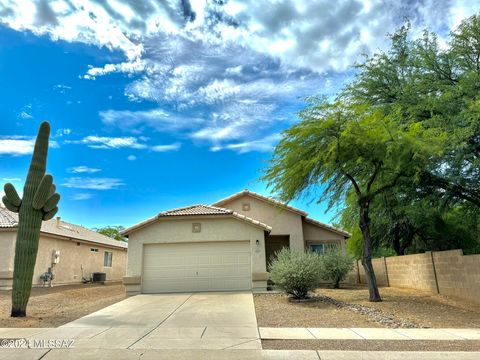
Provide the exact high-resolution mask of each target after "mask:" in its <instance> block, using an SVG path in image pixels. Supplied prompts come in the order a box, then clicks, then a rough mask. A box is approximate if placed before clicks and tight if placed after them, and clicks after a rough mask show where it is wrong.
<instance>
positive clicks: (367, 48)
mask: <svg viewBox="0 0 480 360" xmlns="http://www.w3.org/2000/svg"><path fill="white" fill-rule="evenodd" d="M0 2H2V0H0ZM2 4H3V10H0V23H3V24H5V25H6V26H9V27H10V28H13V29H16V30H31V31H33V32H34V33H36V34H47V35H49V36H50V37H51V38H52V39H53V40H58V39H61V40H66V41H80V42H83V43H86V44H92V45H96V46H99V47H106V48H108V49H110V50H120V51H121V52H123V54H124V55H125V57H124V58H122V59H118V57H117V59H118V60H111V58H112V57H108V60H107V61H106V63H101V65H99V66H90V67H88V68H86V69H85V73H84V74H83V76H84V77H85V78H87V79H95V78H97V77H99V76H106V75H108V74H111V73H123V74H127V75H128V76H130V75H132V74H134V75H135V78H134V79H133V80H132V82H131V83H130V84H129V85H128V86H127V87H126V89H125V95H126V96H127V97H128V98H129V99H130V100H131V101H137V102H141V101H145V100H147V101H152V102H155V103H156V104H157V105H156V106H155V108H154V109H151V110H143V111H131V110H118V109H110V110H105V111H102V112H100V117H101V119H102V122H103V123H104V124H105V125H107V126H110V127H113V128H119V129H121V130H123V131H126V132H129V134H140V133H142V132H144V131H147V130H150V129H154V130H156V131H163V132H170V133H174V134H175V135H178V136H181V137H189V138H191V139H193V140H194V141H195V142H206V143H208V145H209V146H211V147H213V148H217V147H218V148H225V147H227V146H229V145H228V144H230V146H232V145H235V144H236V145H237V151H241V150H240V149H249V148H257V149H258V151H263V150H261V149H262V146H261V145H259V144H257V146H253V145H250V146H247V145H246V144H250V143H252V142H255V141H258V138H261V137H262V136H266V135H267V134H270V133H272V132H274V131H275V132H277V131H279V130H280V129H281V128H282V127H286V126H288V125H289V124H290V122H292V121H294V120H295V113H296V112H297V110H298V106H299V101H298V98H301V97H304V96H307V95H312V94H316V93H320V94H327V95H330V94H332V93H334V92H335V91H337V90H338V89H339V88H341V87H342V85H343V83H344V81H345V79H346V77H347V76H350V73H348V72H347V71H348V70H349V69H351V66H352V65H353V64H354V63H355V62H356V61H358V60H360V56H361V54H363V53H367V54H371V53H372V52H374V51H377V49H382V48H385V46H386V44H387V40H386V37H385V35H386V34H387V33H388V32H392V31H394V30H395V29H396V28H397V27H398V26H399V25H401V24H402V22H403V21H404V18H405V17H408V18H409V19H410V20H411V22H412V29H413V34H414V35H418V34H420V32H421V30H422V29H423V28H424V27H428V28H429V29H430V30H434V31H437V32H440V41H441V42H442V43H445V40H444V39H443V38H442V37H443V36H445V34H446V32H447V31H448V30H449V29H452V28H453V27H454V26H457V25H458V24H459V22H460V21H461V19H463V18H465V17H467V16H469V15H472V14H473V13H475V12H476V11H478V4H477V3H476V2H475V1H468V0H458V1H450V0H418V1H413V0H409V1H384V0H368V1H367V0H365V1H358V0H338V1H334V2H332V1H329V0H311V1H296V0H267V1H261V2H259V1H253V0H230V1H213V0H206V1H188V0H185V1H171V0H168V1H155V0H145V1H121V0H109V1H77V0H74V1H70V0H56V1H51V2H50V1H46V0H40V1H28V0H24V1H13V0H11V1H8V0H3V3H2ZM60 86H61V87H60V88H58V90H59V91H66V90H68V89H67V88H63V87H62V85H60ZM69 101H70V100H69ZM24 110H25V109H24ZM26 114H28V115H29V114H30V112H29V111H26ZM97 138H98V137H97ZM118 139H119V138H118ZM124 139H125V138H124ZM84 140H85V139H84ZM233 142H235V143H233ZM83 143H84V144H86V145H88V146H90V147H95V148H119V147H124V148H129V147H130V148H147V147H148V146H147V145H146V144H143V143H142V142H139V141H135V140H134V141H133V142H131V143H128V142H127V143H121V142H115V141H113V140H111V141H110V140H107V138H105V137H104V138H102V140H99V139H97V140H95V141H93V140H92V139H90V140H85V142H83ZM242 144H243V145H242ZM0 153H1V152H0Z"/></svg>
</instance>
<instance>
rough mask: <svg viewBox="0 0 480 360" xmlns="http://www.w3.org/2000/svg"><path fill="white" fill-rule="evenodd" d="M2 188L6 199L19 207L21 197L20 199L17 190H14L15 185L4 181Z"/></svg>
mask: <svg viewBox="0 0 480 360" xmlns="http://www.w3.org/2000/svg"><path fill="white" fill-rule="evenodd" d="M3 189H4V190H5V196H6V197H7V200H8V201H9V202H10V204H12V205H13V206H17V207H20V204H21V203H22V199H20V196H18V193H17V190H15V186H13V185H12V184H10V183H6V184H5V186H4V187H3Z"/></svg>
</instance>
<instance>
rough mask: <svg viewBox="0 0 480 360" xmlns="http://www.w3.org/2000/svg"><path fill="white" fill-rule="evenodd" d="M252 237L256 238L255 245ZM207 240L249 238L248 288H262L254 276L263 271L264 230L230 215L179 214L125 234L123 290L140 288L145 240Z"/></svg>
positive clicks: (175, 241) (152, 241)
mask: <svg viewBox="0 0 480 360" xmlns="http://www.w3.org/2000/svg"><path fill="white" fill-rule="evenodd" d="M192 223H200V224H201V232H198V233H194V232H192ZM256 240H259V242H260V244H259V245H258V246H257V245H256ZM211 241H222V242H224V241H250V246H251V250H252V258H251V266H252V280H253V281H252V282H253V284H252V288H253V289H261V288H263V289H265V288H266V281H264V280H256V279H257V278H258V275H259V274H264V273H265V272H266V269H265V244H264V230H263V229H262V228H260V227H257V226H254V225H253V224H252V225H250V224H249V223H247V222H245V221H242V220H239V219H235V218H232V217H219V216H215V217H193V218H185V217H182V218H168V219H162V220H159V221H157V222H155V223H152V224H149V225H147V226H145V227H143V228H140V229H139V230H137V231H134V232H133V233H131V234H130V235H129V239H128V246H129V249H128V267H127V277H126V278H125V280H124V284H125V286H126V288H127V293H128V294H129V295H133V294H136V293H139V292H140V291H141V276H142V268H143V264H142V261H143V246H144V245H145V244H162V243H186V242H211ZM134 280H135V281H134Z"/></svg>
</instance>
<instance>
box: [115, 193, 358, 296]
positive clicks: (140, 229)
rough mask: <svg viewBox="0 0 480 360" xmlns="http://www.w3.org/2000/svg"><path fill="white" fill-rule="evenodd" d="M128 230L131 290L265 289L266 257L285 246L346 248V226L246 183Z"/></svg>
mask: <svg viewBox="0 0 480 360" xmlns="http://www.w3.org/2000/svg"><path fill="white" fill-rule="evenodd" d="M123 234H124V235H125V236H127V237H128V239H129V240H128V243H129V249H128V267H127V276H126V277H125V278H124V284H125V286H126V291H127V294H129V295H134V294H139V293H162V292H191V291H228V290H265V289H266V288H267V280H268V273H267V269H268V264H269V262H270V261H271V260H272V257H273V254H274V253H275V252H276V251H278V250H279V249H281V248H282V247H289V248H291V249H297V250H305V249H311V250H314V251H318V252H324V251H326V250H327V249H329V248H331V247H338V248H341V249H345V241H346V239H347V238H348V237H349V236H350V234H349V233H347V232H346V231H344V230H341V229H337V228H335V227H333V226H330V225H327V224H324V223H322V222H320V221H317V220H314V219H311V218H309V217H308V214H307V213H306V212H304V211H302V210H300V209H297V208H294V207H291V206H288V205H286V204H284V203H281V202H278V201H276V200H274V199H271V198H268V197H265V196H262V195H260V194H257V193H255V192H252V191H249V190H244V191H241V192H239V193H236V194H234V195H232V196H229V197H227V198H225V199H222V200H220V201H218V202H216V203H214V204H212V205H192V206H187V207H183V208H179V209H173V210H170V211H164V212H161V213H159V214H158V215H156V216H154V217H152V218H150V219H147V220H145V221H143V222H141V223H139V224H136V225H134V226H132V227H130V228H128V229H126V230H124V232H123Z"/></svg>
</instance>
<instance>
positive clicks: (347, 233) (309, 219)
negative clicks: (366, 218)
mask: <svg viewBox="0 0 480 360" xmlns="http://www.w3.org/2000/svg"><path fill="white" fill-rule="evenodd" d="M305 221H306V222H308V223H310V224H313V225H317V226H318V227H321V228H324V229H326V230H330V231H332V232H335V233H337V234H340V235H343V236H345V237H351V236H352V234H350V233H349V232H347V231H345V230H342V229H339V228H336V227H335V226H332V225H328V224H325V223H323V222H321V221H318V220H314V219H312V218H309V217H306V218H305Z"/></svg>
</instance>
